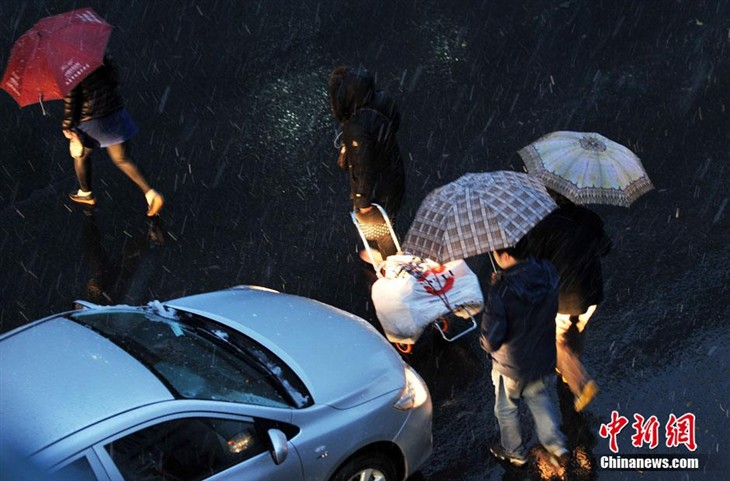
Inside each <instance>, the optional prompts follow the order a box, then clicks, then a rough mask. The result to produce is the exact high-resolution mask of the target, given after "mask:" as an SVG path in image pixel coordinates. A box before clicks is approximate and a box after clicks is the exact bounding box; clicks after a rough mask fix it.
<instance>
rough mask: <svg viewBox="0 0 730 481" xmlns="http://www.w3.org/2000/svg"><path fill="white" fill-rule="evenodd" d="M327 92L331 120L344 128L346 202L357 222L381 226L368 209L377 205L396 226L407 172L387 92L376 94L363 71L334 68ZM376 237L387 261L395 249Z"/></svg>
mask: <svg viewBox="0 0 730 481" xmlns="http://www.w3.org/2000/svg"><path fill="white" fill-rule="evenodd" d="M328 90H329V98H330V107H331V110H332V115H333V116H334V118H335V119H336V120H337V122H338V123H339V124H340V127H341V128H342V145H341V147H340V155H339V157H338V162H337V163H338V165H339V166H340V168H342V169H344V170H347V172H348V177H349V183H350V199H351V200H352V203H353V209H354V210H355V211H356V212H357V215H356V217H357V219H358V222H360V223H362V224H365V225H368V224H369V225H383V224H384V222H385V221H384V219H383V218H382V216H381V214H380V212H379V211H378V210H377V209H375V208H373V206H372V203H373V202H375V203H377V204H379V205H381V206H382V207H383V208H384V209H385V212H386V213H387V214H388V217H389V218H390V220H391V222H392V223H393V224H395V220H396V218H397V215H398V211H399V210H400V207H401V204H402V202H403V197H404V195H405V166H404V162H403V157H402V156H401V152H400V147H399V145H398V140H397V138H396V133H397V132H398V128H399V127H400V112H399V110H398V106H397V103H396V102H395V100H394V99H393V98H392V97H390V96H389V95H388V94H387V93H386V92H385V91H383V90H377V89H376V87H375V79H374V78H373V76H372V75H371V74H370V72H368V70H367V69H365V68H363V67H358V68H352V67H348V66H339V67H336V68H335V69H334V70H333V71H332V73H331V75H330V78H329V82H328ZM374 230H376V231H378V229H374ZM379 231H380V232H379V233H378V234H376V235H374V236H373V237H374V238H373V239H370V240H374V241H375V242H376V243H377V246H378V250H379V253H380V256H381V257H382V258H383V259H385V258H386V257H387V256H389V255H392V254H395V253H396V249H395V245H394V243H393V242H392V239H391V237H390V235H389V233H383V229H380V230H379ZM361 257H362V253H361Z"/></svg>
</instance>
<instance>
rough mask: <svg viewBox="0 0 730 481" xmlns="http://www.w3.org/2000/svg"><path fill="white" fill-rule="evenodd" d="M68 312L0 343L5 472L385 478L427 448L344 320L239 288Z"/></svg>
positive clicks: (371, 336)
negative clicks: (14, 468) (22, 466)
mask: <svg viewBox="0 0 730 481" xmlns="http://www.w3.org/2000/svg"><path fill="white" fill-rule="evenodd" d="M82 304H83V306H84V307H83V308H80V309H78V310H75V311H72V312H67V313H63V314H58V315H55V316H51V317H48V318H45V319H42V320H39V321H36V322H34V323H31V324H28V325H26V326H23V327H21V328H18V329H15V330H14V331H11V332H9V333H6V334H4V335H3V336H2V337H0V438H2V443H3V444H4V446H3V449H2V452H3V453H4V456H5V457H6V459H5V460H3V464H4V465H5V466H6V467H7V466H10V465H12V464H13V461H17V460H22V459H25V458H28V459H31V460H32V466H33V469H39V470H41V471H43V472H44V473H49V476H57V477H58V478H59V479H63V480H64V481H66V480H74V481H75V480H87V479H88V480H105V481H107V480H114V481H117V480H127V481H130V480H135V481H136V480H142V481H157V480H159V481H163V480H164V481H194V480H203V479H206V480H221V481H222V480H243V479H245V480H267V481H271V480H283V481H296V480H332V481H343V480H348V481H349V480H358V481H366V480H372V481H374V480H385V481H391V480H402V479H405V478H407V477H408V476H409V475H410V474H412V473H413V472H414V471H415V470H417V469H418V467H419V466H420V465H421V464H422V463H423V462H424V461H425V460H426V458H427V457H428V456H429V454H430V453H431V447H432V438H431V399H430V396H429V393H428V390H427V388H426V385H425V384H424V382H423V380H422V379H421V378H420V377H419V376H418V374H417V373H416V372H415V371H414V370H413V369H412V368H410V367H409V366H408V365H407V364H405V363H404V362H403V360H402V359H401V358H400V357H399V356H398V354H397V353H396V352H395V351H394V349H393V348H392V347H391V346H390V344H389V343H388V342H387V341H386V340H385V339H384V338H383V337H382V336H381V335H380V334H378V332H377V331H376V330H375V329H374V328H373V327H372V326H371V325H370V324H368V323H367V322H366V321H364V320H362V319H360V318H358V317H356V316H353V315H351V314H348V313H346V312H343V311H341V310H338V309H336V308H334V307H331V306H327V305H325V304H322V303H319V302H316V301H313V300H310V299H305V298H302V297H297V296H292V295H286V294H281V293H278V292H275V291H271V290H268V289H262V288H254V287H247V286H239V287H235V288H231V289H226V290H221V291H217V292H210V293H205V294H199V295H194V296H190V297H185V298H182V299H177V300H174V301H169V302H165V303H160V302H156V301H155V302H151V303H150V304H149V305H147V306H144V307H133V306H112V307H109V306H104V307H102V306H95V305H91V304H86V303H82ZM11 452H12V453H13V455H12V456H13V459H10V460H8V459H7V457H8V456H10V454H9V453H11Z"/></svg>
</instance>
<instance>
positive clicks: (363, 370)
mask: <svg viewBox="0 0 730 481" xmlns="http://www.w3.org/2000/svg"><path fill="white" fill-rule="evenodd" d="M165 304H166V305H167V306H168V307H172V308H175V309H178V310H182V311H187V312H190V313H193V314H197V315H200V316H203V317H207V318H209V319H212V320H214V321H217V322H220V323H222V324H225V325H227V326H229V327H232V328H234V329H236V330H239V331H241V332H242V333H244V334H246V335H247V336H249V337H251V338H252V339H254V340H256V341H257V342H259V343H261V344H263V345H264V346H265V347H266V348H268V349H269V350H270V351H272V352H273V353H274V354H276V355H277V356H278V357H279V358H281V360H282V361H284V362H285V363H287V364H288V365H289V366H290V367H291V368H292V369H293V370H294V372H296V374H297V375H298V376H299V377H300V378H301V379H302V381H303V382H304V384H305V385H306V386H307V388H308V389H309V391H310V394H311V395H312V397H313V399H314V402H315V403H317V404H328V405H330V406H333V407H335V408H339V409H347V408H350V407H352V406H356V405H358V404H361V403H363V402H366V401H369V400H371V399H373V398H375V397H378V396H382V395H385V394H387V393H392V392H394V391H399V390H401V389H402V388H403V386H404V383H405V381H404V379H405V378H404V373H403V367H404V366H403V361H402V360H401V358H400V356H398V354H397V353H396V352H395V350H394V349H393V348H392V346H390V344H389V343H388V342H387V341H386V340H385V338H384V337H383V336H382V335H380V334H379V333H378V331H377V330H375V328H374V327H373V326H372V325H370V324H369V323H368V322H367V321H365V320H363V319H361V318H359V317H357V316H354V315H352V314H349V313H347V312H345V311H342V310H340V309H337V308H334V307H332V306H328V305H326V304H323V303H321V302H318V301H314V300H311V299H306V298H303V297H299V296H293V295H288V294H281V293H278V292H276V291H271V290H268V289H258V288H250V287H236V288H231V289H227V290H222V291H216V292H209V293H205V294H198V295H194V296H189V297H184V298H181V299H175V300H172V301H168V302H166V303H165Z"/></svg>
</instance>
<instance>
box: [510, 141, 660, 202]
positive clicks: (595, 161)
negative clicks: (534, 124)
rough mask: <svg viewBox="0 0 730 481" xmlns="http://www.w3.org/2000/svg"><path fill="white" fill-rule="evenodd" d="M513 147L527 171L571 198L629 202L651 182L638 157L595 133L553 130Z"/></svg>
mask: <svg viewBox="0 0 730 481" xmlns="http://www.w3.org/2000/svg"><path fill="white" fill-rule="evenodd" d="M517 153H518V154H520V157H522V160H523V161H524V162H525V166H526V167H527V171H528V172H529V173H530V175H534V176H536V177H538V178H539V179H540V180H542V181H543V182H544V183H545V185H546V186H547V187H548V188H550V189H552V190H554V191H555V192H558V193H559V194H562V195H564V196H565V197H567V198H568V199H570V200H571V201H572V202H574V203H576V204H609V205H619V206H623V207H628V206H630V205H631V203H632V202H634V201H635V200H636V199H638V198H639V197H640V196H641V195H643V194H645V193H646V192H648V191H650V190H652V189H653V188H654V186H653V185H652V183H651V181H650V180H649V176H648V175H647V174H646V171H645V170H644V167H643V166H642V165H641V161H640V160H639V158H638V157H637V156H636V155H635V154H634V153H633V152H631V151H630V150H629V149H627V148H626V147H624V146H623V145H621V144H618V143H616V142H614V141H612V140H609V139H607V138H606V137H604V136H602V135H600V134H596V133H582V132H568V131H560V132H553V133H550V134H547V135H545V136H544V137H541V138H539V139H538V140H536V141H535V142H533V143H531V144H530V145H528V146H527V147H524V148H522V149H520V150H519V151H518V152H517Z"/></svg>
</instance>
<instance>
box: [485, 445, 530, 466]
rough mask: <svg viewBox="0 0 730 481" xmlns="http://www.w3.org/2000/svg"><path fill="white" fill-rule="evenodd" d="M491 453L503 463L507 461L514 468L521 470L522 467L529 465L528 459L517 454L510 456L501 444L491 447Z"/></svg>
mask: <svg viewBox="0 0 730 481" xmlns="http://www.w3.org/2000/svg"><path fill="white" fill-rule="evenodd" d="M489 452H490V453H492V455H493V456H494V457H495V458H497V459H500V460H502V461H507V462H509V463H510V464H511V465H512V466H516V467H518V468H521V467H522V466H524V465H525V464H527V457H525V456H517V455H516V454H509V453H508V452H507V450H506V449H504V447H503V446H502V445H501V444H494V445H492V446H490V447H489Z"/></svg>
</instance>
